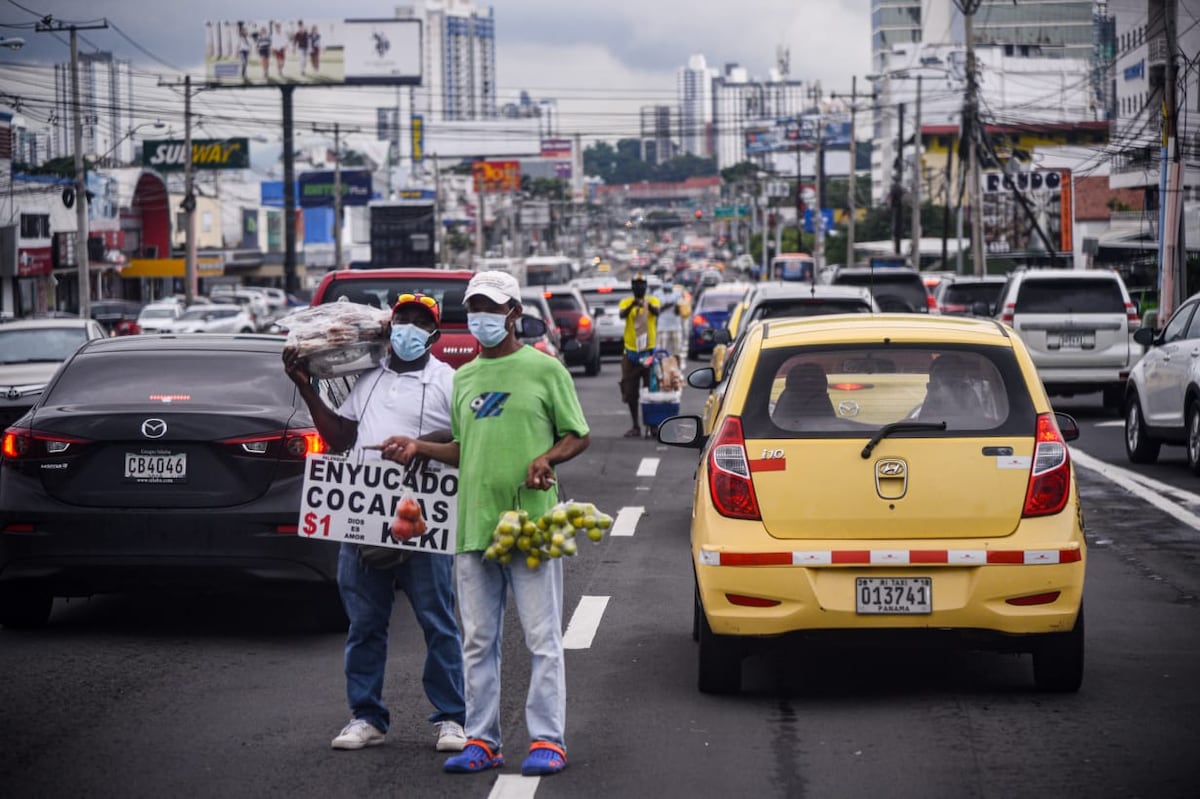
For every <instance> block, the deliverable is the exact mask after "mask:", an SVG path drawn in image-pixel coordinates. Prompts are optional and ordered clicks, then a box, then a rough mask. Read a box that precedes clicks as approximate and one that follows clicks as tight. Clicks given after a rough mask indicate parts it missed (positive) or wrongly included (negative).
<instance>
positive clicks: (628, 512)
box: [608, 505, 646, 535]
mask: <svg viewBox="0 0 1200 799" xmlns="http://www.w3.org/2000/svg"><path fill="white" fill-rule="evenodd" d="M645 512H646V509H645V508H643V507H641V506H640V505H633V506H630V507H627V508H621V509H620V510H619V511H617V519H616V521H614V522H613V523H612V528H610V529H609V531H608V534H609V535H633V534H634V532H635V531H636V530H637V523H638V519H640V518H642V514H643V513H645Z"/></svg>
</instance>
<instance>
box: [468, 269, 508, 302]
mask: <svg viewBox="0 0 1200 799" xmlns="http://www.w3.org/2000/svg"><path fill="white" fill-rule="evenodd" d="M476 294H481V295H483V296H484V297H487V298H488V299H489V300H491V301H492V302H497V303H500V304H501V305H503V304H505V303H507V302H508V301H509V300H515V301H516V303H517V304H518V305H521V304H522V303H521V284H520V283H518V282H517V279H516V278H515V277H513V276H512V275H510V274H509V273H508V272H501V271H499V270H492V271H488V272H476V273H475V276H474V277H472V278H471V282H469V283H467V293H466V296H464V297H463V302H466V301H467V300H469V299H471V297H473V296H474V295H476Z"/></svg>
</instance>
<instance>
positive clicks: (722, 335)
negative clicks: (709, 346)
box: [712, 328, 733, 344]
mask: <svg viewBox="0 0 1200 799" xmlns="http://www.w3.org/2000/svg"><path fill="white" fill-rule="evenodd" d="M712 341H713V343H714V344H728V343H729V342H731V341H733V336H731V335H730V334H729V331H728V330H726V329H725V328H721V329H720V330H713V331H712Z"/></svg>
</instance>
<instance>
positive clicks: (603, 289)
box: [596, 286, 612, 294]
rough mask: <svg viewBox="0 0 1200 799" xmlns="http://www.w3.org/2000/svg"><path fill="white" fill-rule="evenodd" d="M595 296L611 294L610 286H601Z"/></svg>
mask: <svg viewBox="0 0 1200 799" xmlns="http://www.w3.org/2000/svg"><path fill="white" fill-rule="evenodd" d="M596 293H597V294H612V286H601V287H600V288H598V289H596Z"/></svg>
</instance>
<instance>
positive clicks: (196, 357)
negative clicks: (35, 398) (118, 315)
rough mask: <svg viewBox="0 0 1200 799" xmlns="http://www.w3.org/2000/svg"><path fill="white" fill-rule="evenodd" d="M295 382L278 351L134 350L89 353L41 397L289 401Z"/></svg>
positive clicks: (191, 402) (189, 402)
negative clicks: (280, 365)
mask: <svg viewBox="0 0 1200 799" xmlns="http://www.w3.org/2000/svg"><path fill="white" fill-rule="evenodd" d="M294 392H295V387H294V386H293V385H292V382H291V380H290V379H288V377H287V375H286V374H285V373H284V371H283V370H282V369H280V368H279V353H278V352H245V351H237V350H235V351H228V350H225V351H213V350H184V349H181V350H168V351H164V350H137V351H132V352H124V353H121V355H120V357H113V356H110V355H107V354H103V353H90V354H88V355H87V356H86V357H80V358H77V359H76V360H75V361H73V362H72V363H71V367H70V368H69V369H65V370H64V371H63V372H62V374H61V375H60V377H59V380H58V382H57V383H55V384H54V388H53V389H52V391H51V394H50V395H49V396H48V398H47V400H48V401H50V402H54V403H56V404H63V405H70V404H74V403H86V404H92V405H95V404H99V405H103V404H109V403H113V404H128V403H139V402H145V403H147V404H149V405H156V406H157V407H159V408H162V409H163V410H164V411H166V410H169V409H170V408H171V407H172V406H184V407H189V406H190V407H195V406H200V405H216V406H226V405H274V406H278V405H291V404H293V402H294V399H293V397H294Z"/></svg>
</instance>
